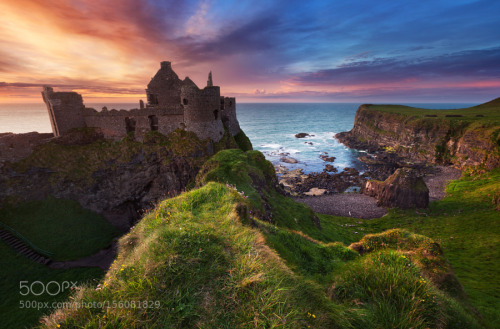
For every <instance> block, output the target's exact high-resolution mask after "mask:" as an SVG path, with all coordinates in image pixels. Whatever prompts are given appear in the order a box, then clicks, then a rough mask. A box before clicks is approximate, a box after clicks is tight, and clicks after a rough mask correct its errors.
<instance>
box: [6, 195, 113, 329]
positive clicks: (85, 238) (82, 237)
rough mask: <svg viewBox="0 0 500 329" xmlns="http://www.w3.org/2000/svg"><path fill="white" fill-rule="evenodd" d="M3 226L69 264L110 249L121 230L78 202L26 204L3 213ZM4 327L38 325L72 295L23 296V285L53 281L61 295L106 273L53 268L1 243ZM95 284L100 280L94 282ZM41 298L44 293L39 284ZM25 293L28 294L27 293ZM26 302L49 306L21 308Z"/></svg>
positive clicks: (34, 202)
mask: <svg viewBox="0 0 500 329" xmlns="http://www.w3.org/2000/svg"><path fill="white" fill-rule="evenodd" d="M0 221H1V222H3V223H5V224H7V225H9V226H10V227H12V228H14V229H15V230H16V231H17V232H19V233H21V234H22V235H23V236H24V237H25V238H27V239H28V240H29V241H30V242H32V243H33V244H34V245H35V246H37V247H39V248H42V249H45V250H47V251H51V252H53V253H54V256H52V259H54V260H68V259H76V258H80V257H85V256H90V255H92V254H94V253H95V252H97V251H98V250H99V249H102V248H105V247H107V246H108V245H109V244H110V243H111V241H112V240H113V238H115V237H116V236H117V235H118V231H117V230H116V229H115V228H114V227H113V226H111V224H109V223H108V222H107V221H106V219H104V218H103V217H101V216H99V215H97V214H95V213H92V212H91V211H88V210H84V209H82V208H81V207H80V205H79V204H78V203H77V202H75V201H70V200H61V199H55V198H48V199H47V200H45V201H32V202H26V203H21V204H19V205H18V206H16V207H8V208H3V209H1V211H0ZM0 265H1V266H2V271H1V272H0V273H1V274H0V279H1V282H2V285H1V286H0V294H1V296H2V300H1V303H0V313H1V314H2V321H0V328H24V327H27V326H29V327H31V326H33V325H36V324H37V322H38V319H39V318H40V317H41V316H42V315H44V314H49V313H50V312H52V311H53V310H54V308H53V307H51V306H52V305H51V303H52V302H62V301H65V300H66V299H67V297H68V295H69V293H70V291H69V290H66V291H65V292H61V293H58V294H55V296H51V295H49V294H47V293H42V294H41V295H40V296H35V295H32V294H30V295H28V296H22V295H21V294H20V281H28V283H27V284H28V285H30V284H32V283H33V282H36V281H40V282H42V283H43V284H45V285H47V284H48V283H49V282H51V281H55V282H56V283H52V284H51V285H50V289H51V292H52V293H54V292H56V291H57V288H58V284H62V283H63V282H64V281H67V282H69V281H72V282H77V283H78V285H83V284H85V283H86V282H89V281H92V280H100V279H101V278H102V276H103V275H104V271H103V270H101V269H98V268H75V269H67V270H62V269H61V270H59V269H57V270H56V269H50V268H49V267H47V266H44V265H40V264H38V263H35V262H33V261H31V260H29V259H28V258H26V257H24V256H22V255H20V254H18V253H16V252H15V251H14V250H13V249H12V248H10V247H9V246H8V245H6V244H5V243H4V242H3V241H0ZM94 282H95V281H94ZM35 288H36V293H38V292H40V291H41V289H42V288H41V286H40V284H38V283H37V284H35V286H34V288H33V289H34V290H35ZM23 291H24V290H23ZM21 301H30V302H34V303H46V302H48V303H50V304H49V307H48V308H47V307H45V305H43V307H42V308H41V309H33V308H30V309H27V308H25V309H22V308H20V302H21Z"/></svg>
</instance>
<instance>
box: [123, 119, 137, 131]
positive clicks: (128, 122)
mask: <svg viewBox="0 0 500 329" xmlns="http://www.w3.org/2000/svg"><path fill="white" fill-rule="evenodd" d="M125 129H126V130H127V134H128V133H130V132H135V119H134V118H129V117H126V118H125Z"/></svg>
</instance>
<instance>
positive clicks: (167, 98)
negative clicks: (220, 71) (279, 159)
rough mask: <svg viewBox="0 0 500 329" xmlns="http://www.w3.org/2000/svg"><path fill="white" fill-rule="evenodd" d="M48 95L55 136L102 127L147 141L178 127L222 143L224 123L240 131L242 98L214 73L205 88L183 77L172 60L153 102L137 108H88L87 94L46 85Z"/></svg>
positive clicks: (152, 89) (109, 134)
mask: <svg viewBox="0 0 500 329" xmlns="http://www.w3.org/2000/svg"><path fill="white" fill-rule="evenodd" d="M42 97H43V100H44V102H45V104H46V105H47V110H48V112H49V117H50V122H51V124H52V131H53V133H54V136H60V135H63V134H64V133H66V132H67V131H68V130H70V129H73V128H84V127H94V128H99V129H100V130H101V131H102V133H103V134H104V136H105V137H106V138H112V139H121V138H123V137H125V136H126V135H127V134H133V135H134V136H135V138H136V139H137V140H142V139H143V138H144V135H145V134H146V133H147V132H148V131H158V132H159V133H162V134H164V135H167V134H169V133H170V132H172V131H174V130H176V129H179V128H180V129H185V130H188V131H192V132H194V133H195V134H196V135H197V136H198V137H199V138H201V139H206V138H209V139H210V140H212V141H214V142H217V141H219V140H220V139H221V138H222V136H223V135H224V126H226V127H227V129H228V130H229V132H230V133H231V135H233V136H234V135H236V134H238V133H239V132H240V126H239V123H238V120H237V118H236V100H235V99H234V98H229V97H223V96H221V95H220V87H218V86H213V83H212V72H210V73H209V77H208V81H207V86H206V87H205V88H203V89H200V88H198V86H196V84H195V83H194V82H193V81H192V80H191V79H189V78H188V77H186V78H185V79H184V80H181V79H179V77H178V76H177V74H176V73H175V72H174V71H173V69H172V65H171V63H170V62H168V61H164V62H161V63H160V69H159V70H158V72H157V73H156V75H155V76H154V77H153V78H152V79H151V81H150V82H149V84H148V86H147V89H146V97H147V104H146V106H144V103H143V102H142V100H141V101H140V108H138V109H132V110H114V109H112V110H108V109H106V108H103V109H102V111H97V110H95V109H92V108H86V107H85V105H84V104H83V99H82V96H81V95H80V94H78V93H76V92H54V90H53V88H52V87H49V86H46V87H44V89H43V91H42Z"/></svg>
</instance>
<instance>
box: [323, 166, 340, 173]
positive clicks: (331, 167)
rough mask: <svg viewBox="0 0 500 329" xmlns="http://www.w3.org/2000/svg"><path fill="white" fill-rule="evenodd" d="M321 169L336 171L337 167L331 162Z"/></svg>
mask: <svg viewBox="0 0 500 329" xmlns="http://www.w3.org/2000/svg"><path fill="white" fill-rule="evenodd" d="M323 171H325V172H337V168H335V167H334V166H332V165H331V164H327V165H326V166H325V169H323Z"/></svg>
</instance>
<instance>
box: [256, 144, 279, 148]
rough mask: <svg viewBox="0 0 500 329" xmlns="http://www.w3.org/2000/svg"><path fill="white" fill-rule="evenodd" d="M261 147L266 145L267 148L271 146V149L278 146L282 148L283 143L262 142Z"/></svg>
mask: <svg viewBox="0 0 500 329" xmlns="http://www.w3.org/2000/svg"><path fill="white" fill-rule="evenodd" d="M260 147H265V148H270V149H277V148H281V145H280V144H276V143H269V144H261V145H260Z"/></svg>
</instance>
